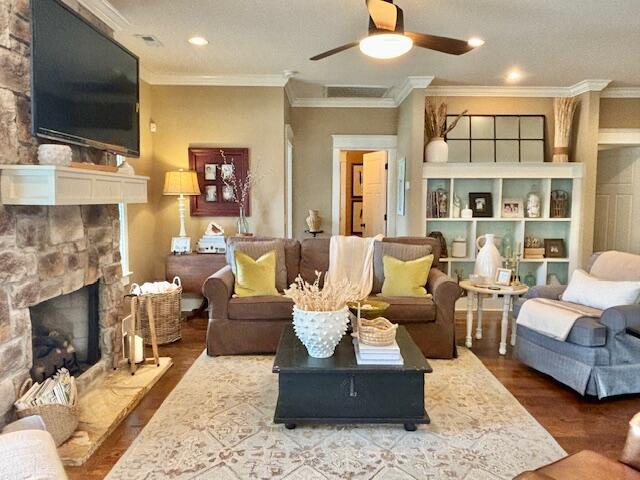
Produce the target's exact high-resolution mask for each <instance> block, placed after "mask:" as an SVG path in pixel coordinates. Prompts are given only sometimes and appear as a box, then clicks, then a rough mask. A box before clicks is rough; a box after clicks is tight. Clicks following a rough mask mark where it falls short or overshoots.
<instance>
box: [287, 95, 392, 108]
mask: <svg viewBox="0 0 640 480" xmlns="http://www.w3.org/2000/svg"><path fill="white" fill-rule="evenodd" d="M291 106H292V107H299V108H396V107H397V106H398V105H397V104H396V101H395V100H394V99H393V98H387V97H383V98H360V97H354V98H296V99H294V101H293V102H291Z"/></svg>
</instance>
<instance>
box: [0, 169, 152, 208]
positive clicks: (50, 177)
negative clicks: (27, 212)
mask: <svg viewBox="0 0 640 480" xmlns="http://www.w3.org/2000/svg"><path fill="white" fill-rule="evenodd" d="M0 170H1V171H2V176H1V177H0V187H1V188H0V191H1V193H2V195H1V199H2V203H3V204H5V205H99V204H113V203H146V202H147V182H148V181H149V177H144V176H140V175H124V174H121V173H111V172H102V171H96V170H84V169H79V168H73V167H61V166H58V165H0Z"/></svg>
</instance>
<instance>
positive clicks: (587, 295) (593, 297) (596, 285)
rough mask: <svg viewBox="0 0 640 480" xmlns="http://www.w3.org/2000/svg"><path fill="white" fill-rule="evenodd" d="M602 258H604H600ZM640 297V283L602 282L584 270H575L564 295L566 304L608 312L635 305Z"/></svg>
mask: <svg viewBox="0 0 640 480" xmlns="http://www.w3.org/2000/svg"><path fill="white" fill-rule="evenodd" d="M600 258H602V256H600ZM638 297H640V281H637V280H636V281H618V280H613V281H612V280H601V279H599V278H597V277H595V276H593V275H590V274H588V273H587V272H585V271H584V270H579V269H578V270H575V271H574V272H573V274H572V275H571V280H570V281H569V285H568V286H567V289H566V290H565V291H564V293H563V294H562V300H564V301H565V302H572V303H577V304H579V305H586V306H588V307H593V308H598V309H600V310H606V309H607V308H611V307H617V306H619V305H633V304H634V303H637V301H638Z"/></svg>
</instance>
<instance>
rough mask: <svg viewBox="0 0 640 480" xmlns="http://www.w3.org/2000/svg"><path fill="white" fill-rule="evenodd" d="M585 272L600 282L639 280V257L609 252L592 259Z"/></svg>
mask: <svg viewBox="0 0 640 480" xmlns="http://www.w3.org/2000/svg"><path fill="white" fill-rule="evenodd" d="M587 271H588V272H589V273H590V274H591V275H593V276H594V277H597V278H599V279H601V280H612V281H617V282H620V281H627V282H629V281H638V280H640V255H634V254H633V253H626V252H617V251H615V250H609V251H606V252H601V253H599V254H596V255H594V256H593V257H592V261H591V264H590V265H589V266H588V268H587Z"/></svg>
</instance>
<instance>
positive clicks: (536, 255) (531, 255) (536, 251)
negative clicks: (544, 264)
mask: <svg viewBox="0 0 640 480" xmlns="http://www.w3.org/2000/svg"><path fill="white" fill-rule="evenodd" d="M524 258H527V259H534V260H541V259H543V258H544V248H532V247H529V248H525V249H524Z"/></svg>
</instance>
